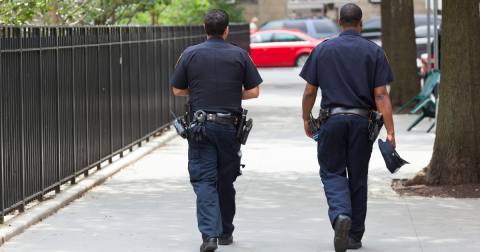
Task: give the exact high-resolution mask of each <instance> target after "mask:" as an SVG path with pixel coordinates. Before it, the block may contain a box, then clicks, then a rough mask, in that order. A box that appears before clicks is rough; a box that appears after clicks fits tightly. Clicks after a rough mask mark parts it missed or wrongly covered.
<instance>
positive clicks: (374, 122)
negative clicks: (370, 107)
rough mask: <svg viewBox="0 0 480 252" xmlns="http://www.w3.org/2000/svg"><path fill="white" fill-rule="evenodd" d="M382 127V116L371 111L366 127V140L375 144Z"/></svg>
mask: <svg viewBox="0 0 480 252" xmlns="http://www.w3.org/2000/svg"><path fill="white" fill-rule="evenodd" d="M382 127H383V115H382V113H379V112H377V111H372V116H371V118H370V124H369V125H368V139H369V140H370V141H372V142H375V140H376V139H377V137H378V135H379V134H380V131H381V130H382Z"/></svg>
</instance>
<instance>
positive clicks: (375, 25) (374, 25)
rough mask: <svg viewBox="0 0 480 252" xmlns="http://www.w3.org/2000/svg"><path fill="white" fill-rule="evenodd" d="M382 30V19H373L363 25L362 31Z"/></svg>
mask: <svg viewBox="0 0 480 252" xmlns="http://www.w3.org/2000/svg"><path fill="white" fill-rule="evenodd" d="M380 31H382V20H380V19H379V20H374V21H371V22H368V23H366V24H364V25H363V27H362V33H363V32H380Z"/></svg>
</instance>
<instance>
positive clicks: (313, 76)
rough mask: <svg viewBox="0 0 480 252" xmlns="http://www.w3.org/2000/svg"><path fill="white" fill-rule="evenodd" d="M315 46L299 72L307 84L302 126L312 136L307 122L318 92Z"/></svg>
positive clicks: (303, 101) (304, 94)
mask: <svg viewBox="0 0 480 252" xmlns="http://www.w3.org/2000/svg"><path fill="white" fill-rule="evenodd" d="M315 50H316V48H315V49H313V50H312V52H311V53H310V56H309V57H308V59H307V61H306V62H305V65H304V66H303V69H302V71H301V72H300V77H302V78H303V79H304V80H305V81H307V86H305V91H304V92H303V99H302V111H303V113H302V118H303V126H304V129H305V134H307V136H308V137H310V138H313V135H312V130H311V129H310V126H309V125H308V122H309V121H310V119H311V116H310V114H311V113H312V108H313V105H315V100H316V99H317V92H318V83H317V61H316V58H317V54H316V51H315Z"/></svg>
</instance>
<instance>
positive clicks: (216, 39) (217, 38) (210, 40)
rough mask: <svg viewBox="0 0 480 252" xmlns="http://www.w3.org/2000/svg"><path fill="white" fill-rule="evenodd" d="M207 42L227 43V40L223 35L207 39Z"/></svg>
mask: <svg viewBox="0 0 480 252" xmlns="http://www.w3.org/2000/svg"><path fill="white" fill-rule="evenodd" d="M207 42H209V43H225V40H224V39H223V38H221V37H211V38H209V39H207Z"/></svg>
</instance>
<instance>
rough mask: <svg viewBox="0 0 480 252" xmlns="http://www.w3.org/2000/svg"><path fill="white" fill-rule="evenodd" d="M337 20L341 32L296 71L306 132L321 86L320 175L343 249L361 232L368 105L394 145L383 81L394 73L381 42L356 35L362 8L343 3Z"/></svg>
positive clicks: (357, 243) (368, 148)
mask: <svg viewBox="0 0 480 252" xmlns="http://www.w3.org/2000/svg"><path fill="white" fill-rule="evenodd" d="M338 23H339V25H340V26H341V28H342V32H341V33H340V35H339V36H338V37H336V38H333V39H330V40H327V41H324V42H323V43H321V44H319V45H318V46H317V47H315V48H314V49H313V51H312V52H311V55H310V57H309V58H308V60H307V62H306V63H305V66H304V67H303V69H302V72H301V73H300V76H301V77H302V78H303V79H305V80H306V81H307V86H306V88H305V93H304V95H303V120H304V126H305V132H306V134H307V136H309V137H310V138H312V132H311V130H310V128H309V126H308V121H309V120H310V113H311V110H312V108H313V105H314V103H315V99H316V96H317V90H318V88H320V89H321V95H322V100H321V108H322V110H323V112H324V113H323V118H322V120H323V122H322V124H321V126H320V130H319V136H318V163H319V165H320V177H321V179H322V182H323V185H324V190H325V195H326V197H327V201H328V205H329V210H328V215H329V217H330V222H331V224H332V227H333V228H334V230H335V238H334V246H335V251H346V250H347V249H358V248H360V247H361V246H362V243H361V240H362V237H363V233H364V232H365V217H366V213H367V174H368V163H369V161H370V155H371V152H372V145H373V142H372V141H370V140H369V132H368V126H369V117H370V112H371V110H377V109H378V111H379V112H380V113H382V114H383V117H384V123H385V127H386V129H387V133H388V136H387V139H388V140H390V142H391V143H392V146H393V147H394V148H395V135H394V130H393V119H392V108H391V105H390V99H389V96H388V92H387V89H386V86H385V85H386V84H388V83H390V82H392V81H393V75H392V71H391V69H390V65H389V63H388V59H387V56H386V54H385V52H384V51H383V50H382V48H380V47H379V46H378V45H376V44H375V43H373V42H371V41H369V40H366V39H363V38H362V37H361V36H360V32H361V31H362V25H363V21H362V10H361V9H360V8H359V7H358V6H357V5H355V4H346V5H345V6H343V7H342V9H341V11H340V19H339V20H338ZM327 117H328V118H327ZM347 175H348V176H347Z"/></svg>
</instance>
